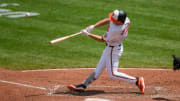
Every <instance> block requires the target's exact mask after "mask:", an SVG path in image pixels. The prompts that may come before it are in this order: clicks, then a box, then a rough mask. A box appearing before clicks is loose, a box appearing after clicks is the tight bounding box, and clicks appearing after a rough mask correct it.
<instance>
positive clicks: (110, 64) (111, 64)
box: [107, 48, 145, 93]
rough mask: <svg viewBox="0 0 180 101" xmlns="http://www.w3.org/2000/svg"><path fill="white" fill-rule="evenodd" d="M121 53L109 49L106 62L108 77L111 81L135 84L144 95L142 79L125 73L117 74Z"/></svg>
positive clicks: (120, 51)
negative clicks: (116, 80)
mask: <svg viewBox="0 0 180 101" xmlns="http://www.w3.org/2000/svg"><path fill="white" fill-rule="evenodd" d="M113 51H114V52H113ZM122 52H123V51H122V50H119V49H117V48H115V49H113V48H112V49H111V52H110V55H109V56H110V57H108V60H107V71H108V74H109V76H110V77H111V78H113V79H118V80H123V81H126V82H130V83H135V84H136V85H137V86H138V88H139V89H140V91H141V93H144V89H145V84H144V78H143V77H138V78H135V77H133V76H129V75H127V74H125V73H121V72H118V64H119V58H120V56H121V55H122Z"/></svg>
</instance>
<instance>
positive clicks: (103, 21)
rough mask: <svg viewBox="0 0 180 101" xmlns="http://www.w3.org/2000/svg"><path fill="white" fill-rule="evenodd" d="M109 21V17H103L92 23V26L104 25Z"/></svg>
mask: <svg viewBox="0 0 180 101" xmlns="http://www.w3.org/2000/svg"><path fill="white" fill-rule="evenodd" d="M109 22H110V19H109V18H105V19H103V20H100V21H98V22H97V23H96V24H95V25H94V27H100V26H104V25H106V24H109Z"/></svg>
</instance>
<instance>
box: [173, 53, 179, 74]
mask: <svg viewBox="0 0 180 101" xmlns="http://www.w3.org/2000/svg"><path fill="white" fill-rule="evenodd" d="M172 56H173V70H174V71H176V70H178V69H180V58H179V57H177V56H176V55H174V54H173V55H172Z"/></svg>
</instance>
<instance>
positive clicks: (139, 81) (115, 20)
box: [68, 10, 145, 94]
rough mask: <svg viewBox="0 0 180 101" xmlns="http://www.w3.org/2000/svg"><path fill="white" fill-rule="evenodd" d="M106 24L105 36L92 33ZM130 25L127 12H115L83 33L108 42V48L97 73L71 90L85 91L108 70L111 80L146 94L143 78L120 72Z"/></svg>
mask: <svg viewBox="0 0 180 101" xmlns="http://www.w3.org/2000/svg"><path fill="white" fill-rule="evenodd" d="M106 24H108V29H107V32H106V33H105V34H104V35H103V36H99V35H95V34H91V33H90V32H91V31H92V30H93V29H94V28H96V27H100V26H104V25H106ZM129 25H130V20H129V18H128V17H127V15H126V12H125V11H124V10H114V11H113V12H112V13H110V14H109V17H108V18H105V19H103V20H101V21H98V22H97V23H96V24H95V25H91V26H89V27H87V28H86V29H84V30H82V31H81V32H82V34H83V35H86V36H89V37H91V38H93V39H95V40H97V41H100V42H106V48H105V50H104V52H103V54H102V56H101V59H100V61H99V63H98V65H97V66H96V69H95V71H94V72H92V73H91V74H90V75H89V77H88V78H87V79H86V80H84V81H83V82H82V83H81V84H78V85H69V86H68V88H69V89H71V90H74V91H85V89H86V88H87V87H88V85H89V84H91V83H92V82H94V81H95V80H97V79H98V78H99V76H100V75H101V74H102V72H103V71H104V70H105V68H106V69H107V72H108V75H109V77H110V78H112V79H117V80H123V81H126V82H129V83H134V84H136V85H137V86H138V88H139V89H140V92H141V93H142V94H143V93H144V89H145V84H144V78H143V77H133V76H129V75H127V74H125V73H121V72H118V66H119V58H120V56H121V55H122V53H123V40H124V39H125V38H126V37H127V35H128V28H129Z"/></svg>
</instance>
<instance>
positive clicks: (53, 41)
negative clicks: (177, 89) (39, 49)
mask: <svg viewBox="0 0 180 101" xmlns="http://www.w3.org/2000/svg"><path fill="white" fill-rule="evenodd" d="M79 34H81V32H78V33H75V34H71V35H67V36H64V37H60V38H57V39H55V40H52V41H50V42H49V44H51V45H53V44H55V43H58V42H61V41H64V40H66V39H69V38H71V37H74V36H77V35H79Z"/></svg>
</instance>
